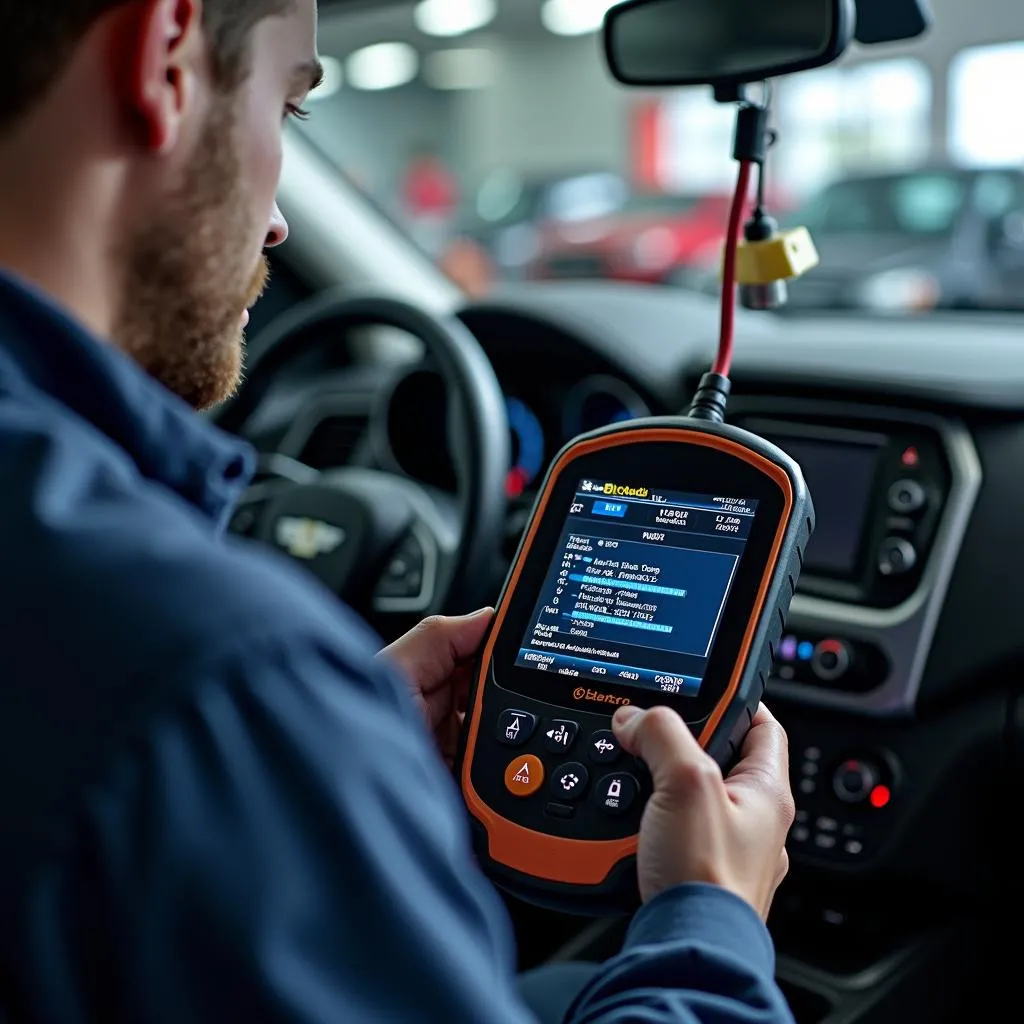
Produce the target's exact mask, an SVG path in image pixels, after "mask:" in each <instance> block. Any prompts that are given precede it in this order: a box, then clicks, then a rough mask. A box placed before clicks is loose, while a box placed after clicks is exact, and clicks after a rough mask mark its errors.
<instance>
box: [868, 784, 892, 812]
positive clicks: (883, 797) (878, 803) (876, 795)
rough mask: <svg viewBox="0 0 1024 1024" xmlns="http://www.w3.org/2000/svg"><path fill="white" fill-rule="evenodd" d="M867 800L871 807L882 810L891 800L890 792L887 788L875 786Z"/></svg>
mask: <svg viewBox="0 0 1024 1024" xmlns="http://www.w3.org/2000/svg"><path fill="white" fill-rule="evenodd" d="M868 799H869V800H870V801H871V806H872V807H876V808H882V807H884V806H885V805H886V804H887V803H888V802H889V801H890V800H891V799H892V791H891V790H890V789H889V787H888V786H875V788H874V789H873V790H871V796H869V797H868Z"/></svg>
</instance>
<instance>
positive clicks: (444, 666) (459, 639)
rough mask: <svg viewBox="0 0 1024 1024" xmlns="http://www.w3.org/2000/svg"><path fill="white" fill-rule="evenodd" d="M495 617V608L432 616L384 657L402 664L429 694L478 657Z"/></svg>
mask: <svg viewBox="0 0 1024 1024" xmlns="http://www.w3.org/2000/svg"><path fill="white" fill-rule="evenodd" d="M493 615H494V609H493V608H481V609H480V610H479V611H476V612H473V613H472V614H471V615H458V616H441V615H434V616H431V617H430V618H428V619H424V620H423V621H422V622H421V623H419V625H417V626H416V627H415V628H414V629H412V630H410V631H409V632H408V633H406V634H405V636H403V637H399V638H398V639H397V640H396V641H395V642H394V643H393V644H391V645H390V646H389V647H386V648H384V650H383V651H382V652H381V654H382V655H384V656H386V657H389V658H391V659H392V660H394V661H396V662H398V664H400V665H401V666H402V668H404V669H405V671H406V672H407V673H409V674H410V675H411V676H413V678H415V679H416V681H417V682H418V683H419V684H420V686H421V687H422V690H423V692H424V693H429V692H431V691H432V690H433V689H435V688H436V687H438V686H441V685H442V684H444V683H446V682H447V680H448V678H449V677H450V676H451V674H452V673H453V672H454V671H455V669H456V667H457V666H458V665H459V664H460V663H461V662H463V661H465V660H467V659H468V658H471V657H472V656H473V655H474V654H476V652H477V651H478V650H479V648H480V644H481V642H482V641H483V638H484V634H485V633H486V632H487V627H488V626H489V625H490V623H491V618H492V617H493Z"/></svg>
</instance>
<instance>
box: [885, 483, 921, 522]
mask: <svg viewBox="0 0 1024 1024" xmlns="http://www.w3.org/2000/svg"><path fill="white" fill-rule="evenodd" d="M927 501H928V497H927V495H926V494H925V491H924V488H923V487H922V486H921V485H920V484H919V483H918V482H917V481H916V480H897V481H896V483H894V484H893V485H892V487H890V488H889V508H890V509H892V511H893V512H895V513H896V514H897V515H901V516H910V515H913V514H914V513H915V512H920V511H921V509H923V508H924V506H925V504H926V503H927Z"/></svg>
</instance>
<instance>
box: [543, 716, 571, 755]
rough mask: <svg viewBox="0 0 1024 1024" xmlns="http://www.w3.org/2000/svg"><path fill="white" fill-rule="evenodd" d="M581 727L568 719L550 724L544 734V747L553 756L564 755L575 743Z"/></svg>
mask: <svg viewBox="0 0 1024 1024" xmlns="http://www.w3.org/2000/svg"><path fill="white" fill-rule="evenodd" d="M579 731H580V727H579V725H577V724H576V723H575V722H570V721H568V720H566V719H562V718H559V719H556V720H555V721H554V722H550V723H548V728H547V729H546V730H545V732H544V747H545V749H547V750H550V751H551V753H552V754H564V753H565V752H566V751H567V750H568V749H569V748H570V747H571V746H572V745H573V744H574V743H575V742H576V734H577V733H578V732H579Z"/></svg>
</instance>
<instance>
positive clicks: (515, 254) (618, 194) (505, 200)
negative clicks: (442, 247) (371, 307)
mask: <svg viewBox="0 0 1024 1024" xmlns="http://www.w3.org/2000/svg"><path fill="white" fill-rule="evenodd" d="M628 195H629V186H628V185H627V184H626V182H625V181H624V180H623V179H622V178H621V177H620V176H619V175H617V174H615V173H612V172H610V171H606V170H603V169H600V168H580V169H571V170H562V171H559V172H557V173H550V174H533V175H525V174H521V173H520V172H518V171H516V170H513V169H503V170H498V171H494V172H493V173H491V174H490V175H489V176H488V177H487V178H486V179H485V180H484V182H483V184H482V185H481V186H480V188H479V189H478V190H477V192H476V195H475V196H474V199H473V203H472V205H471V207H470V208H468V209H466V210H464V211H463V213H462V216H461V217H460V220H459V223H458V224H457V225H456V229H455V232H454V234H455V237H456V243H455V246H456V247H457V248H458V249H459V251H460V253H461V254H462V256H463V257H464V256H465V254H466V253H467V252H468V251H469V250H470V249H474V250H475V255H474V259H475V260H476V262H477V263H482V262H484V261H486V262H488V263H489V264H490V275H491V277H492V278H496V279H499V280H504V281H509V280H521V279H523V278H524V277H526V276H528V273H527V271H528V268H529V267H530V266H531V265H532V264H533V263H534V262H535V261H536V260H537V258H538V256H539V255H540V253H541V247H542V239H541V228H540V225H541V224H542V223H545V222H550V221H552V220H555V221H559V222H581V221H587V220H590V219H593V218H595V217H601V216H606V215H607V214H609V213H610V212H612V211H614V210H616V209H618V208H620V207H621V205H622V204H623V203H624V202H625V201H626V199H627V197H628ZM451 255H452V254H451V253H449V254H446V258H445V259H444V260H443V261H442V266H446V265H447V263H448V257H449V256H451Z"/></svg>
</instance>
